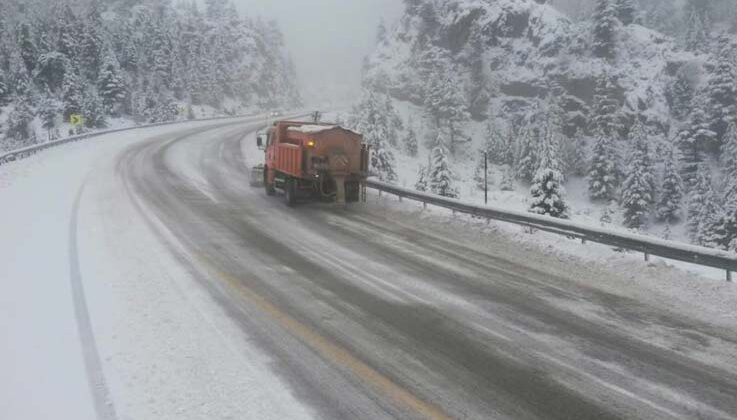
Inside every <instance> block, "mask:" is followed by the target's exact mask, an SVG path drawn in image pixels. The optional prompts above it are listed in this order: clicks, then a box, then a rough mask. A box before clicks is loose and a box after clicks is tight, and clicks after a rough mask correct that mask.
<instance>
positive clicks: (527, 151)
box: [515, 125, 540, 182]
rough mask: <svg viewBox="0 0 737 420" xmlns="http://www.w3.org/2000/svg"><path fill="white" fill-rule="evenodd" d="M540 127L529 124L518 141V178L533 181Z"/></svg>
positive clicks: (516, 158)
mask: <svg viewBox="0 0 737 420" xmlns="http://www.w3.org/2000/svg"><path fill="white" fill-rule="evenodd" d="M539 135H540V131H539V127H534V126H531V125H530V126H528V127H527V128H526V129H525V131H524V133H522V136H521V137H520V138H519V141H518V142H517V147H516V149H515V150H516V152H515V162H516V167H515V173H516V177H517V179H521V180H523V181H526V182H531V181H532V179H533V178H534V176H535V170H536V168H537V156H535V151H536V148H537V145H538V142H539V138H540V137H539Z"/></svg>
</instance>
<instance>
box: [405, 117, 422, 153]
mask: <svg viewBox="0 0 737 420" xmlns="http://www.w3.org/2000/svg"><path fill="white" fill-rule="evenodd" d="M403 143H404V151H405V152H406V153H407V154H408V155H409V156H413V157H415V156H417V153H418V152H419V144H418V142H417V133H416V132H415V129H414V127H413V126H412V122H411V121H410V122H409V123H408V124H407V134H405V136H404V141H403Z"/></svg>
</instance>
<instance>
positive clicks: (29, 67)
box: [16, 22, 38, 74]
mask: <svg viewBox="0 0 737 420" xmlns="http://www.w3.org/2000/svg"><path fill="white" fill-rule="evenodd" d="M16 43H17V44H18V48H19V50H20V56H21V58H22V59H23V64H24V65H25V68H26V71H27V72H28V73H29V74H30V73H32V72H33V69H34V68H35V66H36V57H37V55H38V51H37V49H36V45H35V42H34V34H33V33H31V25H30V24H28V23H26V22H22V23H20V24H19V25H18V29H17V31H16Z"/></svg>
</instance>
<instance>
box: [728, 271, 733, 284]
mask: <svg viewBox="0 0 737 420" xmlns="http://www.w3.org/2000/svg"><path fill="white" fill-rule="evenodd" d="M727 283H732V272H731V271H729V270H727Z"/></svg>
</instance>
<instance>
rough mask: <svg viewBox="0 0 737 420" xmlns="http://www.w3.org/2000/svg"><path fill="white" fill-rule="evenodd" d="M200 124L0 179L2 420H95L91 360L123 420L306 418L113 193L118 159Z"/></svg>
mask: <svg viewBox="0 0 737 420" xmlns="http://www.w3.org/2000/svg"><path fill="white" fill-rule="evenodd" d="M207 124H212V123H187V124H184V125H178V126H170V127H158V128H149V129H143V130H140V131H139V130H136V131H130V132H123V133H115V134H110V135H105V136H102V137H99V138H95V139H90V140H86V141H83V142H79V143H74V144H70V145H65V146H62V147H58V148H54V149H51V150H48V151H46V152H44V153H40V154H37V155H35V156H32V157H30V158H28V159H26V160H22V161H18V162H13V163H10V164H7V165H3V166H2V167H0V202H1V203H2V205H1V206H0V220H2V221H3V229H2V236H0V283H1V284H0V287H2V289H3V293H2V294H0V331H2V334H3V336H2V343H3V345H2V346H0V372H2V379H0V417H2V418H7V419H41V418H73V419H79V420H84V419H95V418H99V417H98V415H97V414H96V412H95V402H96V400H94V399H93V398H92V395H96V394H98V393H99V391H100V389H97V388H100V386H99V385H100V384H99V383H98V384H97V386H96V387H95V388H96V389H95V390H93V392H91V389H90V385H89V382H88V378H87V373H86V369H85V361H86V360H87V359H88V357H83V354H85V352H87V353H89V351H90V348H92V347H96V348H98V349H99V357H100V359H101V365H102V368H103V372H104V377H105V379H106V380H107V386H109V388H110V390H111V392H112V395H113V401H115V402H117V401H124V402H125V403H124V404H121V405H120V406H115V407H114V409H115V410H116V411H117V416H118V418H120V419H136V420H138V419H161V418H172V419H173V418H177V419H181V418H243V417H248V416H256V417H258V418H264V416H265V415H266V414H269V415H275V416H279V417H280V418H305V417H308V413H307V412H305V411H304V409H302V407H301V406H300V405H299V404H297V403H296V402H294V401H293V398H292V397H291V395H290V394H289V393H288V392H287V391H286V387H285V386H284V385H283V384H281V383H280V382H278V381H277V380H276V379H273V378H272V377H273V375H272V374H270V372H269V367H268V366H269V363H270V361H269V359H268V357H266V356H264V355H262V354H260V353H259V352H258V351H257V350H256V349H255V348H254V347H253V345H250V344H249V343H248V338H247V337H245V336H244V335H243V334H242V333H241V332H239V331H240V330H239V329H238V328H237V327H236V326H234V325H232V322H230V323H229V322H228V320H227V319H225V316H224V315H223V314H222V313H221V312H219V309H217V308H216V304H215V303H214V302H212V301H211V300H210V299H209V297H207V296H205V295H204V292H201V291H198V289H197V288H195V287H194V286H193V280H191V278H190V276H188V274H187V273H186V272H183V271H182V269H180V268H177V267H178V264H177V263H176V261H172V259H171V257H169V256H168V254H167V253H166V252H165V250H164V249H162V245H160V244H159V243H158V242H157V241H156V240H155V239H154V237H153V236H152V234H151V233H150V232H149V231H148V230H147V229H145V227H143V225H142V222H141V220H140V219H137V216H136V213H135V211H134V210H133V209H132V208H131V207H130V202H126V200H125V199H124V197H122V196H121V195H120V194H122V191H121V189H120V188H118V189H117V190H115V188H112V187H113V186H114V185H115V182H117V175H116V174H115V168H114V166H112V164H113V163H114V161H113V159H112V157H114V156H116V155H117V154H118V153H119V152H121V151H122V150H123V149H124V148H125V147H127V146H129V145H131V144H134V143H136V142H139V141H141V140H144V139H147V138H151V137H152V136H157V135H163V134H166V133H173V132H176V131H177V130H182V129H183V128H194V127H199V126H204V125H207ZM83 184H84V185H85V189H84V193H83V195H82V196H81V197H82V198H81V201H80V206H81V207H80V213H79V221H78V223H79V228H78V230H77V232H78V235H79V237H78V243H79V248H78V252H79V261H80V264H81V266H80V273H81V276H80V277H81V282H82V285H83V287H84V292H85V297H86V299H85V301H86V304H87V306H88V308H87V309H88V310H89V319H88V321H90V320H91V327H92V330H93V332H94V337H95V339H96V340H97V346H94V343H89V342H83V341H87V339H85V340H83V338H84V337H85V335H84V333H82V334H80V329H79V328H78V319H77V318H79V317H80V314H79V312H76V314H75V310H77V311H78V309H79V308H75V305H74V303H73V302H74V301H73V294H74V292H75V289H74V287H73V284H74V283H73V279H74V277H75V276H74V275H73V272H72V267H73V265H74V264H73V261H75V260H74V259H73V258H71V255H72V251H73V250H74V249H75V243H74V241H71V240H70V236H71V235H70V233H71V232H72V230H71V228H70V226H71V221H72V219H73V216H74V212H73V209H74V205H75V200H76V197H77V195H78V192H79V191H80V187H81V186H82V185H83ZM126 203H127V204H126ZM123 249H127V250H128V251H130V250H137V251H138V253H136V254H131V253H130V252H128V253H127V254H125V253H123V252H122V250H123ZM170 289H174V290H176V293H169V292H168V291H169V290H170ZM83 329H84V328H83ZM90 344H92V346H91V345H90ZM88 356H89V354H88ZM88 363H89V362H88ZM197 386H199V388H197ZM275 400H278V401H279V404H275Z"/></svg>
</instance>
